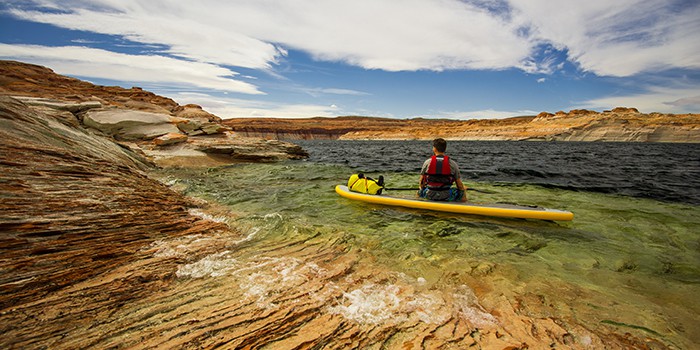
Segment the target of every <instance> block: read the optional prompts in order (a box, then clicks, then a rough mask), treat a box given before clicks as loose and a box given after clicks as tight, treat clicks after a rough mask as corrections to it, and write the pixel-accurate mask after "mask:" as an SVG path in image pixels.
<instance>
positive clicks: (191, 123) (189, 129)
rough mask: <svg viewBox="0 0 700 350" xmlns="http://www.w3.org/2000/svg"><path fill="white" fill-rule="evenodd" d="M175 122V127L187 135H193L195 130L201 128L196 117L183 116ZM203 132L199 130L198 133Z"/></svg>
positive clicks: (200, 123)
mask: <svg viewBox="0 0 700 350" xmlns="http://www.w3.org/2000/svg"><path fill="white" fill-rule="evenodd" d="M175 123H176V124H177V128H178V129H180V131H182V132H184V133H185V134H188V135H193V134H195V131H197V130H199V129H201V127H202V122H201V121H199V120H196V119H183V118H178V119H177V120H176V122H175ZM203 133H204V132H203V131H201V130H199V132H198V134H203Z"/></svg>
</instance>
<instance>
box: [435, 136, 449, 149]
mask: <svg viewBox="0 0 700 350" xmlns="http://www.w3.org/2000/svg"><path fill="white" fill-rule="evenodd" d="M433 147H435V149H436V150H437V151H438V152H445V150H446V149H447V141H445V139H442V138H440V139H435V140H433Z"/></svg>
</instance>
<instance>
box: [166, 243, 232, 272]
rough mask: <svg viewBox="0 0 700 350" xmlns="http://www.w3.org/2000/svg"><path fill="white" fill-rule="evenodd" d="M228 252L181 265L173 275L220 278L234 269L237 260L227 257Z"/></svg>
mask: <svg viewBox="0 0 700 350" xmlns="http://www.w3.org/2000/svg"><path fill="white" fill-rule="evenodd" d="M229 254H230V252H229V251H228V250H226V251H223V252H221V253H216V254H212V255H208V256H206V257H204V258H202V259H201V260H199V261H197V262H194V263H191V264H186V265H181V266H179V267H178V268H177V272H176V273H175V275H176V276H177V277H179V278H183V277H190V278H202V277H207V276H209V277H220V276H224V275H226V274H228V272H229V271H230V270H232V269H233V268H235V266H236V264H237V260H236V259H234V258H231V257H229Z"/></svg>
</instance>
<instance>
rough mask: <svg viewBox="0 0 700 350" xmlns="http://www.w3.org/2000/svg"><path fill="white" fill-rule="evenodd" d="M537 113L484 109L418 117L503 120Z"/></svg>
mask: <svg viewBox="0 0 700 350" xmlns="http://www.w3.org/2000/svg"><path fill="white" fill-rule="evenodd" d="M538 113H539V112H535V111H531V110H518V111H497V110H493V109H485V110H480V111H467V112H460V111H452V112H439V113H437V114H435V115H430V116H420V117H423V118H443V119H461V120H466V119H503V118H511V117H519V116H525V115H537V114H538Z"/></svg>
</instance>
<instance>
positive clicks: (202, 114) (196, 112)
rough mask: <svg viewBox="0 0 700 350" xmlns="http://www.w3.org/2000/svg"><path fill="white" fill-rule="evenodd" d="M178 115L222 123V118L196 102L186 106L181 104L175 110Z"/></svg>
mask: <svg viewBox="0 0 700 350" xmlns="http://www.w3.org/2000/svg"><path fill="white" fill-rule="evenodd" d="M173 113H174V114H175V116H176V117H179V118H187V119H197V120H202V121H207V122H215V123H220V122H221V118H219V117H217V116H215V115H213V114H211V113H209V112H207V111H205V110H203V109H202V107H201V106H198V105H195V104H188V105H184V106H179V107H177V108H175V110H174V111H173Z"/></svg>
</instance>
